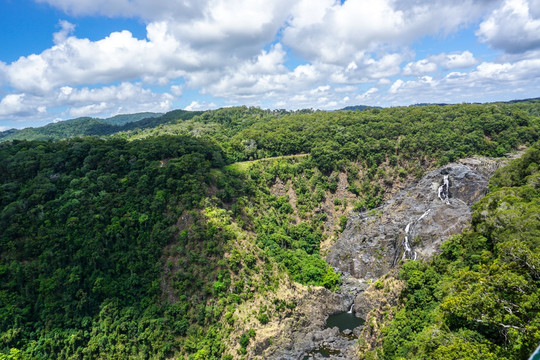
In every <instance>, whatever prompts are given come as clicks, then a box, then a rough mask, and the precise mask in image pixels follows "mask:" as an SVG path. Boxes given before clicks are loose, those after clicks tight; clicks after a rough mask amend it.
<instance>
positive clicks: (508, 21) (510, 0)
mask: <svg viewBox="0 0 540 360" xmlns="http://www.w3.org/2000/svg"><path fill="white" fill-rule="evenodd" d="M476 35H477V36H478V37H479V38H480V40H481V41H482V42H485V43H488V44H489V45H490V46H492V47H494V48H497V49H501V50H503V51H506V52H508V53H521V52H525V51H528V50H534V49H538V48H540V1H539V0H530V1H527V0H505V1H504V3H503V4H502V5H501V6H500V7H499V8H498V9H496V10H495V11H493V12H492V13H491V14H490V15H489V16H488V17H487V19H485V20H484V21H483V22H482V23H481V24H480V27H479V29H478V31H477V32H476Z"/></svg>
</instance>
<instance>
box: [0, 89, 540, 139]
mask: <svg viewBox="0 0 540 360" xmlns="http://www.w3.org/2000/svg"><path fill="white" fill-rule="evenodd" d="M534 100H540V97H535V98H526V99H510V100H506V101H488V102H483V103H481V102H461V103H416V104H408V105H392V106H371V105H365V104H356V105H348V106H344V107H343V108H340V109H333V110H325V109H313V108H303V109H277V108H274V109H270V108H262V107H260V106H254V107H255V108H259V109H261V110H267V111H277V110H286V111H290V112H293V111H302V110H312V111H329V112H332V111H346V110H350V109H346V108H349V107H352V108H354V107H366V109H369V108H380V109H385V108H393V107H410V106H432V105H433V106H451V105H460V104H480V105H482V104H496V103H509V102H524V101H534ZM243 106H245V107H250V106H249V105H244V104H242V105H231V106H222V107H218V108H215V109H208V110H185V109H170V110H168V111H166V112H162V113H158V112H150V111H141V112H137V113H127V112H126V113H119V114H112V115H110V116H105V117H98V116H79V117H76V118H69V119H55V120H51V121H49V122H47V123H45V124H43V125H38V126H27V127H23V128H8V129H1V128H0V133H2V132H5V131H10V130H23V129H30V128H34V129H36V128H40V127H43V126H47V125H51V124H57V123H60V122H65V121H73V120H79V119H95V120H107V119H111V118H114V117H117V116H129V115H135V114H142V113H154V114H157V116H156V117H159V116H161V115H165V114H167V113H169V112H173V111H178V110H183V111H212V110H219V109H226V108H232V107H243ZM363 110H364V109H363ZM363 110H361V111H363Z"/></svg>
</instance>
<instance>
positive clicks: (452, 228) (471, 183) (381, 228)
mask: <svg viewBox="0 0 540 360" xmlns="http://www.w3.org/2000/svg"><path fill="white" fill-rule="evenodd" d="M500 163H501V162H500V161H496V160H491V159H487V158H480V157H477V158H471V159H465V160H463V161H460V162H456V163H451V164H448V165H446V166H444V167H442V168H438V169H436V170H434V171H431V172H430V173H428V174H427V175H426V176H424V177H423V178H422V179H420V180H419V181H418V182H417V183H415V184H413V185H411V186H409V187H408V188H406V189H405V190H402V191H401V192H399V193H398V194H397V195H396V196H394V197H393V198H392V199H391V200H389V201H387V202H386V203H385V204H384V205H383V206H382V207H380V208H378V209H374V210H371V211H367V212H363V213H360V214H354V215H352V216H351V217H350V218H349V220H348V222H347V227H346V228H345V231H344V232H343V234H342V235H341V236H340V237H339V239H338V241H337V242H336V243H335V244H334V246H333V247H332V248H331V250H330V252H329V254H328V257H327V261H328V263H330V264H331V265H332V266H333V267H334V268H336V269H337V270H339V271H340V272H341V273H342V274H344V275H345V276H352V277H354V278H357V279H364V280H369V279H371V280H375V279H378V278H379V277H380V276H382V275H384V274H386V273H387V272H388V271H389V270H390V269H392V268H393V267H395V266H397V265H398V264H399V262H400V261H401V260H404V259H406V258H409V259H426V258H429V257H431V256H432V255H433V254H434V253H435V252H437V251H438V249H439V246H440V244H441V242H442V241H444V240H446V239H448V238H449V237H450V236H451V235H454V234H456V233H459V232H461V231H462V230H463V228H465V227H466V226H467V224H468V223H469V222H470V220H471V211H470V207H471V205H472V204H473V203H474V202H476V201H478V200H479V199H480V198H481V197H482V196H484V195H485V194H486V192H487V189H488V182H489V176H490V175H491V174H492V173H493V171H495V170H496V169H497V168H498V167H499V165H500Z"/></svg>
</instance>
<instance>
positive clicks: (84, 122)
mask: <svg viewBox="0 0 540 360" xmlns="http://www.w3.org/2000/svg"><path fill="white" fill-rule="evenodd" d="M200 114H201V112H197V111H183V110H174V111H171V112H168V113H166V114H157V113H137V114H129V115H117V116H114V117H112V118H107V119H94V118H89V117H83V118H77V119H72V120H65V121H60V122H57V123H51V124H48V125H45V126H42V127H38V128H25V129H22V130H15V129H11V130H7V131H3V132H0V142H2V141H8V140H60V139H67V138H71V137H76V136H92V135H95V136H106V135H111V134H114V133H118V132H122V131H132V130H135V129H148V128H154V127H157V126H159V125H163V124H169V123H171V122H175V121H181V120H187V119H191V118H192V117H194V116H196V115H200Z"/></svg>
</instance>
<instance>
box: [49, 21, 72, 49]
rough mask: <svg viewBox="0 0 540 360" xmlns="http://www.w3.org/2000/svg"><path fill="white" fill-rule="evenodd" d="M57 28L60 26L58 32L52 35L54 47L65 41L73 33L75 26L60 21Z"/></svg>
mask: <svg viewBox="0 0 540 360" xmlns="http://www.w3.org/2000/svg"><path fill="white" fill-rule="evenodd" d="M58 26H60V31H58V32H55V33H54V34H53V41H54V43H55V44H56V45H58V44H61V43H63V42H64V41H66V39H67V38H68V36H69V35H71V34H73V32H74V31H75V25H73V24H72V23H70V22H69V21H66V20H60V21H59V22H58Z"/></svg>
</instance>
